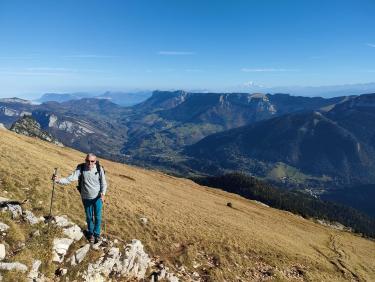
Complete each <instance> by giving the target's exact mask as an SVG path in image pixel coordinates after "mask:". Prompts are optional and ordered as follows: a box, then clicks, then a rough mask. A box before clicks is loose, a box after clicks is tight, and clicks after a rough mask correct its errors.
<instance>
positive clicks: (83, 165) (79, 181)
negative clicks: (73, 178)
mask: <svg viewBox="0 0 375 282" xmlns="http://www.w3.org/2000/svg"><path fill="white" fill-rule="evenodd" d="M84 168H85V164H84V163H82V164H79V165H78V166H77V170H79V172H80V174H79V177H78V185H77V190H78V192H79V193H80V194H81V191H82V188H83V184H84V183H85V179H84V176H83V170H84Z"/></svg>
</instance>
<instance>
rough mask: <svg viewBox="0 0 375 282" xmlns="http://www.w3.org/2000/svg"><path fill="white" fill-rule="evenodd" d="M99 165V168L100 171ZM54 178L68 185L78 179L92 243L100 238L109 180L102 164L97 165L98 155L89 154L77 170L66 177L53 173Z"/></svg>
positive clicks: (88, 235)
mask: <svg viewBox="0 0 375 282" xmlns="http://www.w3.org/2000/svg"><path fill="white" fill-rule="evenodd" d="M98 167H99V170H100V171H98ZM52 180H54V181H55V182H56V183H58V184H62V185H67V184H69V183H71V182H72V181H77V180H78V182H79V183H78V187H77V188H78V190H79V191H80V193H81V198H82V202H83V206H84V209H85V213H86V222H87V233H86V236H87V238H88V240H89V241H90V243H98V242H99V240H100V226H101V221H102V206H103V203H104V198H105V194H106V192H107V182H106V179H105V174H104V170H103V167H102V166H97V163H96V156H95V155H94V154H91V153H90V154H87V156H86V159H85V164H80V165H78V166H77V168H76V170H75V171H74V172H73V173H72V174H71V175H70V176H68V177H66V178H59V177H58V176H57V175H53V177H52Z"/></svg>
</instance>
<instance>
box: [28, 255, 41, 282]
mask: <svg viewBox="0 0 375 282" xmlns="http://www.w3.org/2000/svg"><path fill="white" fill-rule="evenodd" d="M41 264H42V262H41V261H40V260H35V261H34V262H33V265H32V267H31V270H30V272H29V275H27V278H28V281H29V282H43V281H45V278H44V275H43V274H41V273H40V272H39V267H40V265H41Z"/></svg>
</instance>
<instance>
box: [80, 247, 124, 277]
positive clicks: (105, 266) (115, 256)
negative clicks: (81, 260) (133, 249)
mask: <svg viewBox="0 0 375 282" xmlns="http://www.w3.org/2000/svg"><path fill="white" fill-rule="evenodd" d="M120 257H121V253H120V249H119V248H110V249H109V250H108V252H107V253H106V254H105V256H102V257H101V258H99V260H98V261H97V262H95V263H93V264H92V263H90V264H89V265H88V268H87V271H86V272H85V273H84V275H83V279H84V281H86V282H93V281H105V277H108V276H109V274H110V273H111V272H113V271H115V272H119V271H120V270H121V261H120Z"/></svg>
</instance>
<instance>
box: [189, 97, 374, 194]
mask: <svg viewBox="0 0 375 282" xmlns="http://www.w3.org/2000/svg"><path fill="white" fill-rule="evenodd" d="M372 98H373V99H374V98H375V95H374V96H373V97H372ZM357 99H358V98H357ZM354 100H356V99H354ZM348 103H350V102H348ZM344 105H345V103H343V104H342V106H344ZM337 107H338V108H341V105H338V106H337ZM371 111H372V112H371ZM371 111H367V112H365V111H363V110H362V109H360V108H354V109H352V110H351V112H346V114H345V116H343V115H344V114H343V113H344V110H340V111H338V110H336V109H335V108H334V109H333V110H331V111H330V112H328V113H327V114H322V113H320V112H303V113H293V114H288V115H283V116H280V117H276V118H273V119H268V120H266V121H262V122H258V123H255V124H250V125H247V126H243V127H240V128H235V129H232V130H228V131H224V132H220V133H217V134H213V135H210V136H208V137H206V138H204V139H202V140H201V141H199V142H197V143H196V144H193V145H192V146H189V147H187V148H186V150H185V152H186V154H187V155H188V156H190V157H191V158H193V159H195V160H198V161H195V163H196V164H194V161H193V163H192V166H195V167H196V168H197V169H198V170H203V171H206V172H207V171H210V172H211V173H212V172H214V171H215V170H220V169H227V170H244V171H248V172H249V173H252V174H254V175H258V176H262V177H267V176H269V174H270V172H271V171H272V170H275V169H276V167H277V166H279V167H280V164H284V165H287V166H289V167H291V168H290V169H293V168H294V169H295V170H299V171H300V175H302V174H305V175H307V176H309V177H310V178H311V180H312V181H314V180H320V181H319V182H320V185H322V183H323V182H324V181H326V182H327V181H328V185H326V186H336V187H338V186H342V185H355V184H361V183H366V184H368V183H374V181H375V174H374V168H375V163H374V161H373V160H374V156H375V150H374V141H373V140H374V136H375V135H374V134H375V132H374V130H373V126H372V125H373V124H374V121H375V118H374V117H375V115H374V111H373V108H372V109H371ZM199 160H200V161H199ZM207 163H208V164H211V167H207V168H205V167H201V168H200V167H199V165H200V164H203V165H206V166H207ZM255 169H256V170H257V171H256V170H255ZM281 176H286V177H289V178H290V179H289V180H291V181H295V182H298V177H299V178H303V177H302V176H297V177H296V178H295V179H293V177H290V176H289V175H287V174H286V175H285V174H284V175H281ZM280 178H281V177H280ZM319 178H320V179H319ZM312 181H311V182H312ZM306 183H308V182H306ZM315 186H316V185H315Z"/></svg>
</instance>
